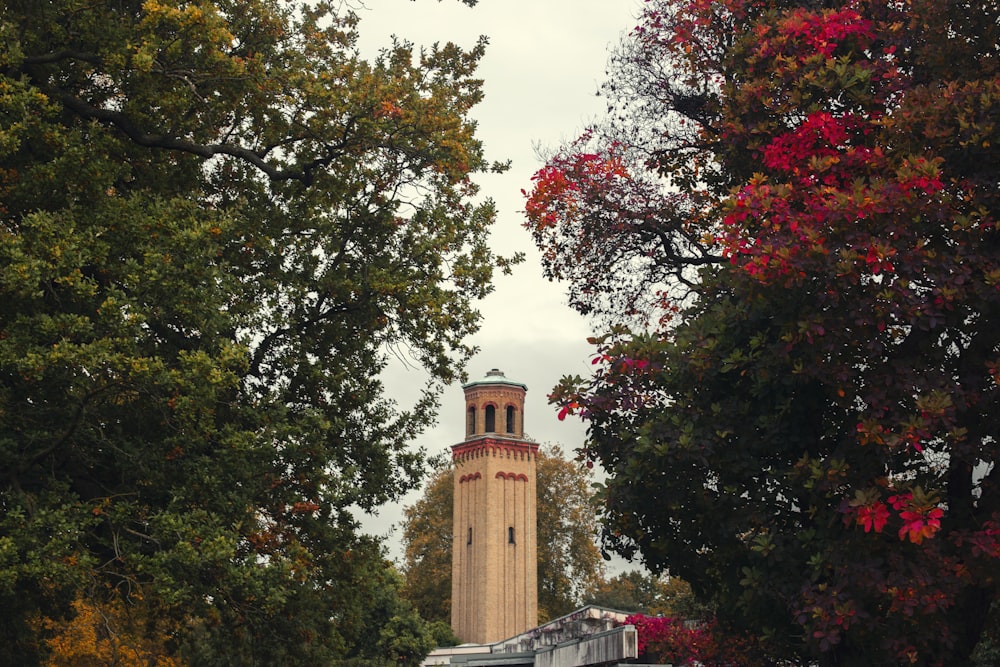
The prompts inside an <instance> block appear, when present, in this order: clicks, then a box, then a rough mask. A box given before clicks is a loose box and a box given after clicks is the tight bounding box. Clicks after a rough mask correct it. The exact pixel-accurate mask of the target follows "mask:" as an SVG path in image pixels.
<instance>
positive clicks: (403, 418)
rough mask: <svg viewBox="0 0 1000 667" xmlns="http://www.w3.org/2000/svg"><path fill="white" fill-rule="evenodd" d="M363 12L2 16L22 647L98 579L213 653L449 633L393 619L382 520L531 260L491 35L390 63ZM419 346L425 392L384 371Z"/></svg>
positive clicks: (57, 8)
mask: <svg viewBox="0 0 1000 667" xmlns="http://www.w3.org/2000/svg"><path fill="white" fill-rule="evenodd" d="M469 4H471V3H469ZM357 29H358V18H357V16H356V15H355V14H354V13H353V12H351V11H350V10H349V9H347V7H346V5H344V4H343V3H337V2H308V3H306V2H285V1H282V0H252V1H250V2H244V1H240V2H236V1H232V0H218V1H217V2H208V1H198V2H180V1H177V0H145V1H142V2H140V1H139V0H123V1H121V2H80V1H79V0H56V1H54V2H44V3H38V2H33V1H28V0H23V1H21V0H15V1H14V2H8V3H6V4H5V6H4V9H3V11H2V12H0V300H2V302H3V304H4V305H3V307H2V308H0V604H2V605H3V608H4V612H5V613H4V614H3V618H2V620H0V636H2V638H3V644H4V646H5V653H6V656H7V659H8V660H10V661H12V662H14V663H16V664H23V665H31V664H37V663H39V662H41V661H43V660H44V659H45V657H46V654H47V649H46V639H47V638H51V637H47V635H46V634H45V632H44V628H47V627H58V625H59V623H61V622H63V621H64V620H68V619H70V618H71V617H72V614H73V605H74V603H76V602H77V601H82V602H83V603H85V608H91V609H95V608H96V609H100V608H117V605H118V604H119V602H120V603H121V604H123V605H125V607H128V606H129V605H131V604H133V603H134V604H136V605H139V604H140V601H141V607H142V609H143V610H144V611H143V613H145V614H148V615H149V617H150V618H157V619H159V620H160V621H162V624H163V626H164V627H171V628H176V629H177V630H176V635H175V636H172V637H170V641H169V642H167V645H169V646H172V647H174V648H173V650H175V651H176V652H177V655H179V656H181V657H184V656H186V657H187V658H192V656H197V660H196V662H197V664H206V665H210V664H213V665H214V664H220V665H221V664H240V665H251V664H320V663H323V662H324V661H329V660H332V659H336V658H339V657H345V656H351V655H356V654H358V652H360V651H363V650H366V649H364V646H365V644H364V642H366V641H368V640H369V639H370V638H371V637H377V638H378V637H383V634H381V633H383V628H385V627H387V624H390V622H391V623H395V626H396V627H397V628H399V632H404V631H405V632H406V633H409V635H408V636H412V637H414V638H417V639H419V636H422V635H421V633H422V632H423V631H422V630H420V632H418V631H417V628H416V626H414V625H413V624H412V623H411V621H410V620H406V621H405V622H404V621H403V620H400V621H398V622H397V621H394V620H393V619H394V618H395V616H394V615H392V616H388V617H378V618H375V619H366V618H365V617H364V615H363V613H362V612H363V611H364V610H365V609H367V608H368V607H369V605H370V604H371V601H372V600H373V599H375V598H376V597H377V595H376V593H377V592H378V591H379V590H383V591H385V590H387V591H389V593H386V594H387V595H391V594H394V593H392V591H394V590H395V589H394V588H393V587H392V586H388V588H387V584H385V583H384V582H382V577H381V575H380V574H379V572H380V568H383V565H382V563H383V555H382V552H381V548H380V547H379V545H378V544H376V543H374V542H373V541H372V540H369V539H367V538H364V537H362V536H361V535H359V533H358V526H357V522H356V520H355V519H354V516H353V514H352V512H353V511H355V508H360V509H361V510H369V509H371V508H373V507H376V506H377V505H379V504H381V503H384V502H386V501H388V500H391V499H395V498H398V497H399V496H400V495H401V494H402V493H403V492H404V491H406V490H408V489H410V488H412V487H413V486H414V485H415V483H416V481H417V479H418V477H419V474H420V472H421V470H422V467H423V461H424V456H423V453H422V452H421V451H418V450H415V449H414V448H412V447H411V446H410V445H409V440H410V438H412V437H413V435H414V434H417V433H419V432H420V431H421V430H422V429H423V428H425V427H426V426H427V425H428V424H429V423H430V422H431V420H433V419H434V416H435V410H436V405H437V394H438V391H439V389H440V386H441V384H442V383H446V382H450V381H452V380H454V379H456V378H458V377H460V376H461V369H462V365H463V363H464V361H465V360H466V358H467V357H468V355H469V353H470V350H469V348H468V347H467V346H466V344H465V343H464V340H465V338H466V336H467V335H468V334H470V333H472V332H473V331H475V330H476V328H477V322H478V319H479V315H478V313H477V311H476V310H475V301H476V300H477V299H479V298H481V297H483V296H484V295H485V294H487V293H488V292H489V291H490V280H491V276H492V272H493V271H494V269H496V268H497V267H501V268H506V267H507V266H508V264H509V262H508V261H507V260H504V259H502V258H498V257H495V256H493V255H492V253H491V252H490V250H489V247H488V245H487V233H488V229H489V226H490V224H491V223H492V221H493V209H492V206H491V204H490V203H489V202H485V203H481V204H472V203H470V201H471V198H472V197H473V196H474V195H475V194H476V188H475V186H474V185H473V184H472V182H471V180H470V175H472V174H474V173H476V172H481V171H484V170H488V169H490V168H491V167H490V165H489V164H487V162H486V161H485V159H484V157H483V151H482V147H481V145H480V143H479V142H478V140H477V139H476V138H475V136H474V123H473V122H472V121H471V120H470V119H469V118H468V116H467V114H468V112H469V110H470V108H471V107H472V106H473V105H474V104H476V103H477V102H478V101H479V99H480V97H481V91H480V82H479V80H478V79H476V78H475V69H476V66H477V63H478V61H479V59H480V57H481V56H482V54H483V50H484V44H483V43H480V44H479V45H477V46H475V47H474V48H472V49H471V50H468V51H464V50H462V49H460V48H458V47H456V46H454V45H452V44H445V45H439V46H435V47H433V48H429V49H425V50H421V51H419V52H415V51H414V49H413V48H412V47H411V45H409V44H404V43H396V44H392V45H390V46H389V47H388V48H387V49H386V50H384V51H383V52H382V53H381V55H379V56H378V57H377V58H375V59H374V60H371V61H365V60H363V59H361V58H360V57H359V56H358V54H357V51H356V49H355V41H356V35H357ZM498 168H499V167H498ZM399 347H403V348H405V349H406V350H408V352H409V354H410V355H411V357H412V358H413V359H415V360H416V361H417V362H418V363H419V364H420V365H422V366H423V368H424V369H425V370H426V371H427V373H428V376H429V377H430V378H431V379H430V381H429V383H428V385H427V387H426V388H425V391H424V394H423V396H422V398H421V399H420V400H419V402H418V403H417V404H416V405H414V406H412V409H408V410H407V409H402V408H400V407H399V406H397V405H395V404H394V403H393V402H392V401H391V400H389V399H388V398H387V397H386V396H385V394H384V389H383V387H382V384H381V382H380V380H379V374H380V371H381V370H382V369H383V368H384V367H385V365H386V363H387V357H388V354H389V351H390V350H391V349H394V348H399ZM95 591H96V592H95ZM88 596H91V598H92V599H88ZM108 597H109V598H110V599H106V598H108ZM113 600H117V601H118V602H114V601H113ZM401 618H402V617H401ZM368 622H372V623H374V624H370V625H360V624H362V623H368ZM390 635H391V636H392V637H395V638H396V639H392V638H391V637H390ZM418 635H419V636H418ZM402 636H403V635H400V634H398V633H395V634H394V633H392V632H390V634H389V635H384V637H385V641H387V642H390V643H391V642H397V639H399V638H400V637H402ZM161 640H162V637H160V636H156V637H152V638H151V641H156V642H160V641H161ZM380 641H381V640H380ZM399 641H402V640H401V639H400V640H399ZM420 641H422V640H420ZM418 643H419V642H418ZM387 646H388V645H387ZM393 646H396V647H397V648H399V647H400V646H402V644H399V643H398V642H397V643H394V644H393ZM383 648H385V647H383ZM411 648H412V647H411ZM393 650H396V648H394V649H393ZM373 651H375V649H374V648H373V649H372V650H371V652H373ZM371 652H370V653H371ZM406 652H407V655H410V654H411V653H412V651H411V650H410V649H409V648H408V649H407V650H406ZM401 654H402V653H401ZM192 659H193V658H192Z"/></svg>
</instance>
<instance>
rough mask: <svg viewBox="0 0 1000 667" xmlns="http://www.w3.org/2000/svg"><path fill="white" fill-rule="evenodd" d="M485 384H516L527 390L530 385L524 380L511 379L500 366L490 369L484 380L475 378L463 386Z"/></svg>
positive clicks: (465, 387)
mask: <svg viewBox="0 0 1000 667" xmlns="http://www.w3.org/2000/svg"><path fill="white" fill-rule="evenodd" d="M483 384H510V385H514V386H515V387H520V388H521V389H523V390H525V391H528V385H526V384H524V383H522V382H517V381H515V380H511V379H510V378H508V377H506V376H505V375H504V374H503V371H501V370H500V369H499V368H493V369H490V371H489V372H488V373H486V377H485V378H483V379H482V380H474V381H472V382H467V383H466V384H463V385H462V388H463V389H468V388H469V387H476V386H479V385H483Z"/></svg>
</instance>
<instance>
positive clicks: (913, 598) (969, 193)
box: [526, 0, 1000, 665]
mask: <svg viewBox="0 0 1000 667" xmlns="http://www.w3.org/2000/svg"><path fill="white" fill-rule="evenodd" d="M998 37H1000V5H998V4H997V3H996V2H963V1H959V0H949V1H946V2H941V1H938V0H907V1H906V2H896V1H894V0H891V1H890V0H857V1H851V2H841V1H826V2H791V1H787V0H723V1H721V2H719V1H712V2H710V1H708V0H653V1H651V2H648V3H646V5H645V7H644V10H643V13H642V17H641V20H640V23H639V25H638V27H637V28H636V29H635V30H634V31H633V32H632V33H631V34H630V35H629V36H628V38H627V39H626V40H625V42H624V43H623V45H622V47H621V49H620V50H619V51H618V52H617V53H616V55H615V57H614V58H613V61H612V72H611V77H610V81H609V83H608V84H607V87H606V89H605V92H606V94H607V95H608V98H609V105H610V112H611V113H610V115H609V118H608V119H607V121H606V122H604V123H601V124H598V125H595V126H594V127H593V128H591V129H590V130H589V131H588V132H587V133H586V134H584V136H582V137H581V138H580V139H579V140H577V141H575V142H573V143H571V144H569V145H567V146H564V147H562V148H561V149H559V150H557V151H556V152H554V153H553V155H552V156H551V159H549V161H548V163H547V165H546V166H545V167H544V168H543V169H542V170H541V171H540V172H539V173H538V174H537V175H536V177H535V182H534V186H533V188H532V191H531V192H530V193H529V198H528V202H527V206H526V211H527V217H528V226H529V228H530V229H531V230H532V232H533V234H534V235H535V238H536V240H537V241H538V243H539V244H540V246H541V247H542V250H543V252H544V253H545V255H544V261H545V267H546V270H547V272H548V274H549V275H550V276H551V277H553V278H564V279H568V280H569V281H570V290H571V301H572V302H573V303H574V304H575V305H576V306H577V307H578V308H579V309H580V310H581V311H583V312H587V313H591V314H593V315H595V317H596V318H597V321H598V322H600V323H602V324H603V325H605V326H606V328H605V329H604V331H605V332H607V333H605V334H602V335H601V336H598V337H597V338H595V341H594V342H595V343H596V345H597V356H596V359H595V362H596V363H597V372H596V374H595V375H594V376H593V377H592V378H589V379H581V378H567V379H566V380H565V381H564V382H563V384H562V385H561V386H560V387H559V388H558V389H557V391H556V394H555V400H556V401H558V402H559V403H561V404H562V409H563V411H564V414H567V413H571V412H572V413H578V414H580V415H582V416H583V418H584V419H585V420H587V422H588V424H589V442H588V445H587V451H588V452H589V455H590V456H592V457H593V458H594V459H597V460H599V461H600V462H601V463H602V465H603V466H604V467H605V469H607V470H608V471H609V473H610V478H609V480H608V484H607V487H606V489H605V491H604V492H603V501H604V507H605V512H606V517H605V519H606V520H605V528H606V532H605V539H606V541H607V543H608V544H609V545H610V546H612V547H614V548H616V549H618V550H620V551H622V552H623V553H625V554H635V553H637V554H639V555H641V557H642V558H643V559H644V561H645V562H646V563H647V564H648V565H649V566H650V567H652V568H665V567H669V568H670V570H671V571H672V572H674V573H676V574H678V575H680V576H681V577H683V578H684V579H685V580H687V581H689V582H690V583H691V584H692V586H693V587H694V588H695V591H696V592H697V593H698V594H699V595H704V596H707V597H710V598H712V600H713V602H714V606H715V608H716V609H717V610H718V612H719V614H720V616H721V621H723V622H724V624H726V625H727V626H728V627H730V628H736V629H746V630H749V631H751V632H753V633H754V634H755V635H756V636H757V637H759V639H760V643H761V646H763V647H766V649H767V650H768V651H769V655H770V658H771V659H772V660H779V659H785V660H788V661H790V662H795V663H809V664H821V665H875V664H884V665H894V664H917V665H942V664H947V665H962V664H970V663H972V662H974V661H976V660H980V659H981V660H986V658H985V657H984V656H986V655H987V654H988V653H989V651H990V650H992V649H991V648H990V641H991V634H990V633H991V621H990V619H991V609H992V608H993V605H994V601H995V600H996V598H997V594H998V589H997V581H996V577H995V573H996V569H997V564H998V562H997V558H998V557H1000V542H998V536H1000V469H998V466H997V462H998V461H997V458H998V454H1000V451H998V446H1000V442H998V440H997V436H998V433H1000V421H998V419H1000V410H998V408H1000V405H998V401H1000V386H998V382H1000V374H998V368H1000V327H998V326H997V322H998V317H1000V291H998V286H1000V262H998V259H1000V255H998V250H1000V242H998V237H997V219H998V218H997V216H998V213H1000V211H998V208H1000V187H998V186H1000V178H998V176H1000V172H998V168H997V165H998V164H1000V154H998V150H1000V123H998V118H1000V106H998V100H1000V97H998V93H1000V51H998V49H997V44H998ZM993 613H994V614H995V609H993Z"/></svg>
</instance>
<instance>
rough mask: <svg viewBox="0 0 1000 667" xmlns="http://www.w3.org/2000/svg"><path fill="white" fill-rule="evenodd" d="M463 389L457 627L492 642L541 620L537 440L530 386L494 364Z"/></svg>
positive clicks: (454, 584)
mask: <svg viewBox="0 0 1000 667" xmlns="http://www.w3.org/2000/svg"><path fill="white" fill-rule="evenodd" d="M463 389H464V390H465V440H464V441H462V442H460V443H458V444H457V445H454V446H453V447H452V448H451V450H452V459H453V461H454V464H455V506H454V514H453V516H454V526H453V530H454V532H453V535H454V538H453V539H454V541H453V543H452V564H451V626H452V629H453V630H454V631H455V634H456V635H457V636H458V638H459V639H461V640H462V641H463V642H472V643H476V644H487V643H491V642H495V641H499V640H501V639H506V638H508V637H513V636H514V635H516V634H519V633H521V632H524V631H525V630H528V629H530V628H533V627H535V626H536V625H537V623H538V568H537V564H536V552H537V527H536V519H535V467H536V461H537V457H538V445H537V444H536V443H534V442H530V441H528V440H526V439H525V437H524V395H525V392H526V391H527V389H528V388H527V387H526V386H525V385H523V384H521V383H520V382H514V381H512V380H508V379H507V378H506V377H504V374H503V373H501V372H500V371H499V370H497V369H493V370H491V371H490V372H489V373H487V374H486V378H485V379H483V380H478V381H476V382H470V383H468V384H466V385H464V387H463Z"/></svg>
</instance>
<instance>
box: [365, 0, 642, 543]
mask: <svg viewBox="0 0 1000 667" xmlns="http://www.w3.org/2000/svg"><path fill="white" fill-rule="evenodd" d="M363 2H364V6H363V7H361V8H359V9H358V10H357V11H358V14H359V16H360V17H361V23H360V28H359V29H360V34H361V43H360V47H361V49H362V52H363V53H365V54H370V53H374V52H375V51H376V50H377V49H378V48H379V47H380V46H384V45H388V44H389V43H390V38H391V36H392V35H396V36H398V37H400V38H403V39H406V40H409V41H411V42H414V43H415V44H418V45H420V44H425V45H429V44H432V43H434V42H442V43H443V42H448V41H452V42H455V43H457V44H459V45H461V46H465V47H472V46H473V45H474V44H475V42H476V40H477V39H478V37H479V36H480V35H486V36H488V37H489V40H490V45H489V47H488V49H487V52H486V57H485V59H484V60H483V62H482V64H481V67H480V76H481V78H483V79H484V80H485V85H484V91H485V100H484V101H483V103H482V104H481V105H480V106H479V107H478V108H477V109H475V110H474V111H473V116H474V117H475V118H476V120H477V121H478V122H479V137H480V139H482V140H483V142H484V144H485V148H486V152H487V157H488V158H489V159H490V160H508V159H509V160H511V161H512V168H511V170H510V171H509V172H507V173H506V174H503V175H499V176H495V175H490V176H483V177H482V178H480V179H478V180H479V182H480V183H481V185H482V194H483V195H484V196H486V197H490V198H492V199H493V200H494V201H495V202H496V205H497V210H498V219H497V223H496V227H495V229H494V232H493V244H494V247H495V248H496V249H497V251H498V252H500V253H503V254H510V253H513V252H515V251H523V252H525V253H526V255H527V260H526V261H525V263H524V264H522V265H520V266H518V267H517V268H516V269H515V273H514V275H513V276H510V277H504V276H500V277H498V278H497V280H496V283H495V284H496V291H495V292H494V294H492V295H491V296H490V297H489V298H488V299H487V300H486V301H485V302H483V303H482V304H481V308H480V309H481V311H482V313H483V316H484V320H483V326H482V330H481V331H480V333H479V334H478V335H477V336H476V337H475V339H474V341H473V342H474V343H475V344H476V345H478V346H479V348H480V350H481V351H480V353H479V354H478V355H477V356H476V357H475V358H474V359H473V360H472V362H471V364H470V365H469V367H468V371H469V375H470V378H471V379H479V378H481V377H482V376H484V375H485V373H486V371H488V370H489V369H491V368H499V369H501V370H502V371H504V373H505V374H506V376H507V377H508V378H511V379H515V380H517V381H519V382H523V383H525V384H526V385H527V386H528V396H527V403H526V405H525V415H524V420H525V432H526V433H528V434H529V435H530V436H531V437H532V438H534V439H535V440H537V441H538V442H541V443H548V442H554V443H561V444H562V445H563V446H564V448H566V449H572V448H575V447H577V446H579V444H580V443H581V442H582V440H583V436H584V428H583V426H582V425H581V424H580V422H579V421H576V420H572V419H567V420H566V421H565V422H560V421H558V419H557V418H556V414H555V411H554V410H553V409H552V407H551V406H549V405H548V404H547V401H546V395H547V394H548V392H549V390H550V389H551V388H552V387H553V386H554V385H555V384H556V382H557V381H558V380H559V378H560V377H561V376H562V375H565V374H580V375H585V374H586V373H588V372H589V369H590V347H589V346H588V345H587V343H586V338H587V336H588V335H589V334H590V331H589V328H588V326H587V323H586V322H585V321H584V320H583V318H581V317H580V316H578V315H577V314H576V313H574V312H573V311H572V310H570V309H569V308H568V307H567V306H566V297H565V290H566V287H567V286H566V285H559V284H552V283H549V282H548V281H546V280H545V279H544V278H543V277H542V273H541V268H540V265H539V261H538V254H537V252H535V250H534V246H533V244H532V241H531V238H530V236H529V235H528V232H527V231H525V230H524V229H523V228H522V227H521V222H522V216H521V213H520V211H521V210H522V209H523V197H522V195H521V189H522V188H525V189H527V188H529V187H530V178H531V175H532V174H533V173H534V172H535V170H537V169H538V167H539V166H540V163H539V159H538V157H537V155H536V153H535V148H536V147H538V146H541V147H543V148H544V147H552V146H555V145H557V144H559V143H560V142H561V141H564V140H568V139H572V138H574V137H575V136H577V135H578V134H579V132H580V130H581V129H582V128H583V126H584V125H585V124H586V123H587V122H588V121H589V120H592V119H594V118H596V117H598V116H599V115H600V113H601V111H602V109H603V104H604V101H603V100H602V99H601V98H599V97H597V96H596V92H597V89H598V87H599V85H600V83H601V82H602V81H603V79H604V71H605V65H606V63H607V57H608V50H609V48H610V47H612V46H613V45H614V44H616V43H617V42H618V41H619V39H620V36H621V35H622V33H623V32H624V31H627V30H629V29H631V28H632V27H633V25H634V24H635V18H634V17H635V16H636V15H637V12H638V7H639V2H638V0H480V2H479V4H478V5H477V6H476V7H474V8H469V7H466V6H465V5H463V4H461V3H459V2H458V0H442V1H441V2H436V1H435V0H416V1H415V2H413V1H410V0H363ZM422 381H423V376H422V375H421V374H420V373H419V372H418V371H416V370H414V369H410V370H406V369H404V368H402V367H401V366H400V367H399V368H395V369H394V370H393V372H392V373H390V374H389V376H388V382H389V387H390V390H391V392H392V393H393V395H395V396H396V397H398V398H399V400H400V403H401V404H404V405H405V404H407V403H408V401H409V400H411V399H412V397H413V393H412V389H415V388H418V387H419V386H421V385H422ZM463 437H464V400H463V395H462V389H461V387H458V386H454V387H449V388H447V389H446V391H445V394H444V397H443V399H442V409H441V416H440V418H439V422H438V425H437V427H436V428H435V429H433V430H431V431H430V432H428V433H427V434H425V435H423V436H422V437H420V438H419V440H418V444H421V445H423V446H425V447H426V448H427V450H428V451H429V452H430V453H432V454H437V453H440V452H446V451H448V448H449V447H450V446H451V445H453V444H455V443H456V442H458V441H459V440H461V439H462V438H463ZM417 495H419V494H416V495H412V494H411V496H410V497H409V498H408V499H406V500H405V501H404V504H408V503H409V502H412V501H413V500H414V499H415V498H416V496H417ZM401 517H402V513H401V508H400V507H399V506H392V507H389V508H386V509H384V510H383V511H382V512H380V515H379V516H378V517H376V518H374V519H369V520H367V521H366V528H368V529H369V530H371V531H372V532H375V533H378V534H382V535H386V534H388V533H389V532H390V526H391V525H393V524H398V522H399V521H400V519H401ZM398 537H399V531H398V530H397V531H396V532H395V534H394V535H393V537H392V538H390V540H389V545H390V549H391V555H392V556H394V557H395V556H399V546H398Z"/></svg>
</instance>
